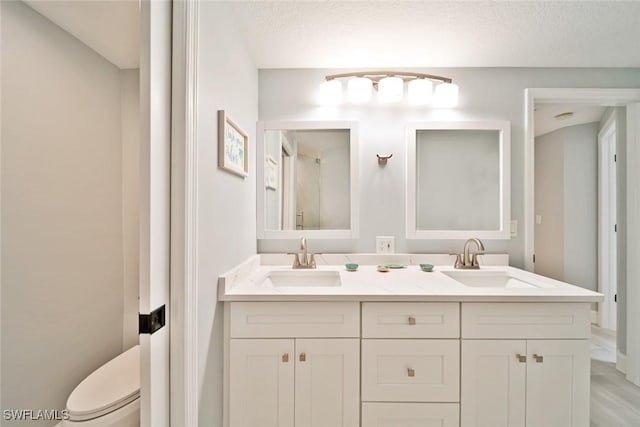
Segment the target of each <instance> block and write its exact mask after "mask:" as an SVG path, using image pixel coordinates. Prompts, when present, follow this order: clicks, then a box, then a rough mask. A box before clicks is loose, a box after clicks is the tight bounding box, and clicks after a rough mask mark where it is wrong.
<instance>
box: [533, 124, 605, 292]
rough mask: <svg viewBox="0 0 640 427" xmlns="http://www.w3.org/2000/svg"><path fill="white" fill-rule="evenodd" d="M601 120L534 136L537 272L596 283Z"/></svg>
mask: <svg viewBox="0 0 640 427" xmlns="http://www.w3.org/2000/svg"><path fill="white" fill-rule="evenodd" d="M599 126H600V124H599V123H597V122H594V123H587V124H582V125H576V126H568V127H564V128H561V129H558V130H556V131H553V132H549V133H547V134H545V135H542V136H539V137H537V138H536V139H535V156H536V158H535V169H536V170H535V172H536V183H535V184H536V194H535V204H536V207H535V209H536V215H542V223H541V224H536V225H535V254H536V264H535V272H536V273H538V274H542V275H545V276H548V277H552V278H554V279H558V280H562V281H565V282H568V283H571V284H574V285H577V286H581V287H583V288H587V289H591V290H597V288H598V130H599Z"/></svg>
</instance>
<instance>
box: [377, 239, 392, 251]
mask: <svg viewBox="0 0 640 427" xmlns="http://www.w3.org/2000/svg"><path fill="white" fill-rule="evenodd" d="M395 240H396V238H395V237H393V236H376V253H377V254H392V253H394V252H395Z"/></svg>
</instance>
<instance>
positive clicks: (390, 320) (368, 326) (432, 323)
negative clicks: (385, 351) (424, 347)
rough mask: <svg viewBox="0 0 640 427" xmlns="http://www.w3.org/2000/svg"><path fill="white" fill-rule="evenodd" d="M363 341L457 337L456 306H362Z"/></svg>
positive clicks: (385, 304) (387, 303)
mask: <svg viewBox="0 0 640 427" xmlns="http://www.w3.org/2000/svg"><path fill="white" fill-rule="evenodd" d="M362 337H363V338H458V337H460V305H459V304H458V303H455V302H453V303H438V302H436V303H431V302H425V303H410V302H398V303H391V302H383V303H375V302H371V303H363V304H362Z"/></svg>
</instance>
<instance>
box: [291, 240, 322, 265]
mask: <svg viewBox="0 0 640 427" xmlns="http://www.w3.org/2000/svg"><path fill="white" fill-rule="evenodd" d="M289 255H293V265H292V268H294V269H303V268H316V258H315V255H316V254H307V239H305V238H304V237H303V238H302V239H300V252H296V253H290V254H289Z"/></svg>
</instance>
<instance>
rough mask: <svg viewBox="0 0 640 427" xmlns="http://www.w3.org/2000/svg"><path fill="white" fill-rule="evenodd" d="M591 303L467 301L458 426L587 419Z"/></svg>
mask: <svg viewBox="0 0 640 427" xmlns="http://www.w3.org/2000/svg"><path fill="white" fill-rule="evenodd" d="M588 316H589V304H583V303H466V304H465V303H463V304H462V363H461V425H462V426H463V427H483V426H486V427H489V426H490V427H503V426H504V427H507V426H508V427H525V426H526V427H586V426H588V425H589V384H590V383H589V381H590V379H589V367H590V359H589V357H590V356H589V352H590V347H589V340H588V338H589V333H590V331H589V325H590V323H589V318H588Z"/></svg>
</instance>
